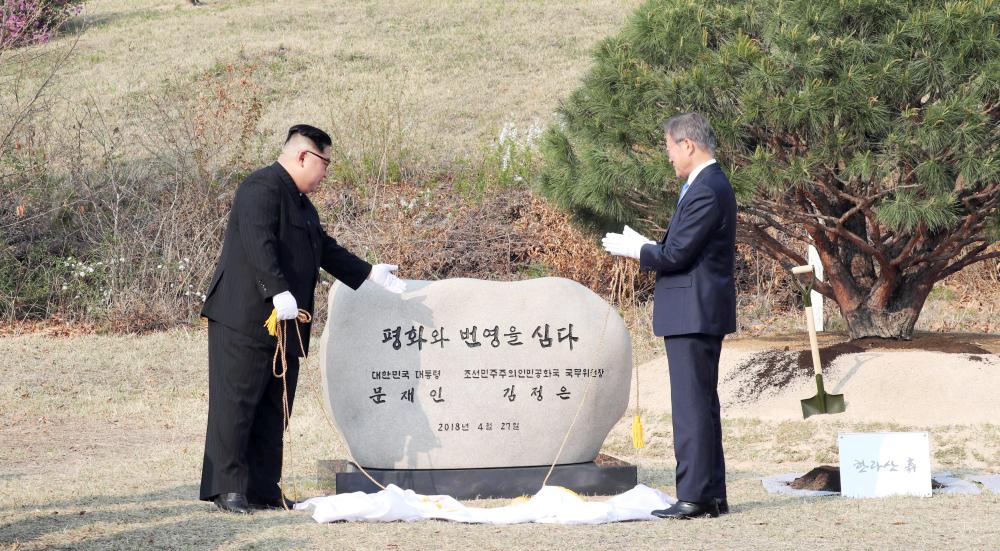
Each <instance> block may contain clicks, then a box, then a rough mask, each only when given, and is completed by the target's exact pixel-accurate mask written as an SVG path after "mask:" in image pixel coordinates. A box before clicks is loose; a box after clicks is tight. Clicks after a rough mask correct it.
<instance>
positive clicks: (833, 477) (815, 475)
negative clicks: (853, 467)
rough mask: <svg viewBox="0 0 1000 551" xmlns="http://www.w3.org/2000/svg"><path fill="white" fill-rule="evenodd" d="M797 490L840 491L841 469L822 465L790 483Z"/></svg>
mask: <svg viewBox="0 0 1000 551" xmlns="http://www.w3.org/2000/svg"><path fill="white" fill-rule="evenodd" d="M788 485H789V486H790V487H792V488H795V489H796V490H819V491H823V492H839V491H840V467H833V466H830V465H822V466H819V467H816V468H815V469H813V470H811V471H809V472H807V473H806V474H804V475H802V476H800V477H798V478H796V479H795V480H793V481H791V482H789V483H788Z"/></svg>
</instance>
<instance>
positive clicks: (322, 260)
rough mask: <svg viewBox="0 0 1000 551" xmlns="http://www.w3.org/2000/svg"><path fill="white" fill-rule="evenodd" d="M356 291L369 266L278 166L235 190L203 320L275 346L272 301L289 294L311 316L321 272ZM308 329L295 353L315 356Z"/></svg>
mask: <svg viewBox="0 0 1000 551" xmlns="http://www.w3.org/2000/svg"><path fill="white" fill-rule="evenodd" d="M320 267H322V268H323V269H324V270H326V271H327V272H329V273H330V274H331V275H333V276H334V277H336V278H337V279H339V280H340V281H342V282H343V283H344V284H346V285H347V286H349V287H351V288H352V289H357V288H358V287H360V286H361V284H362V283H364V281H365V279H366V278H367V277H368V274H369V272H371V264H369V263H367V262H365V261H364V260H361V259H360V258H358V257H357V256H355V255H353V254H351V253H350V252H349V251H348V250H347V249H345V248H343V247H341V246H340V245H338V244H337V241H336V240H335V239H333V238H332V237H330V236H329V235H327V234H326V232H325V231H323V227H322V226H321V225H320V222H319V214H318V213H317V212H316V208H315V207H313V205H312V203H311V202H310V201H309V198H308V197H306V196H305V195H304V194H301V193H299V190H298V188H296V187H295V183H294V182H293V181H292V177H291V176H290V175H289V174H288V172H287V171H286V170H285V169H284V167H282V166H281V165H280V164H278V163H274V164H273V165H271V166H269V167H265V168H262V169H260V170H258V171H256V172H254V173H253V174H251V175H250V176H248V177H247V179H246V180H244V181H243V183H241V184H240V186H239V188H237V190H236V198H235V199H234V200H233V207H232V210H231V211H230V213H229V224H228V226H227V228H226V237H225V241H224V242H223V244H222V254H221V255H220V257H219V264H218V266H216V268H215V275H214V276H213V277H212V283H211V284H210V285H209V287H208V293H207V298H206V299H205V306H204V308H202V311H201V315H203V316H205V317H207V318H209V319H211V320H213V321H216V322H219V323H221V324H223V325H226V326H228V327H230V328H232V329H234V330H236V331H239V332H241V333H243V334H245V335H248V336H250V337H254V338H257V339H261V340H264V341H266V342H272V341H273V340H274V337H272V336H270V335H268V334H267V330H266V329H264V321H265V320H267V318H268V316H270V315H271V310H272V309H273V308H274V305H273V304H272V302H271V298H272V297H273V296H274V295H277V294H278V293H282V292H284V291H290V292H291V293H292V295H293V296H294V297H295V301H296V302H297V303H298V306H299V308H301V309H303V310H306V311H308V312H309V313H312V312H313V293H314V291H315V288H316V281H317V278H318V276H319V268H320ZM301 329H302V340H303V344H304V346H305V350H299V346H298V339H297V337H295V336H294V332H293V331H290V333H291V335H290V337H289V339H288V340H289V351H290V352H297V353H299V355H302V356H304V355H305V354H306V353H307V352H308V351H309V326H308V325H306V326H304V327H302V328H301Z"/></svg>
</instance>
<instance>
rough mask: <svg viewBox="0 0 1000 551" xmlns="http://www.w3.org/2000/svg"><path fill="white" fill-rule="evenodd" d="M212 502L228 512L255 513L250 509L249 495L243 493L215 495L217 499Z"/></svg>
mask: <svg viewBox="0 0 1000 551" xmlns="http://www.w3.org/2000/svg"><path fill="white" fill-rule="evenodd" d="M212 502H213V503H215V506H216V507H218V508H219V509H221V510H223V511H226V512H227V513H236V514H240V515H250V514H253V511H252V510H251V509H250V504H249V503H247V496H245V495H243V494H237V493H230V494H219V495H217V496H215V499H214V500H212Z"/></svg>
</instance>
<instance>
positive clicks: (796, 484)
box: [788, 465, 944, 492]
mask: <svg viewBox="0 0 1000 551" xmlns="http://www.w3.org/2000/svg"><path fill="white" fill-rule="evenodd" d="M788 486H789V487H790V488H795V489H796V490H819V491H823V492H839V491H840V467H834V466H832V465H821V466H819V467H816V468H815V469H813V470H811V471H809V472H807V473H806V474H804V475H802V476H800V477H798V478H796V479H795V480H793V481H791V482H789V483H788ZM940 488H944V484H942V483H940V482H938V481H937V480H935V479H933V478H932V479H931V489H933V490H937V489H940Z"/></svg>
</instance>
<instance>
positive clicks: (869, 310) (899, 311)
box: [840, 279, 934, 340]
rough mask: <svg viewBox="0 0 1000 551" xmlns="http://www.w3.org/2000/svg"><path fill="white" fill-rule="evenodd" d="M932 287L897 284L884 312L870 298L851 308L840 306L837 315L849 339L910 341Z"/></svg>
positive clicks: (910, 283)
mask: <svg viewBox="0 0 1000 551" xmlns="http://www.w3.org/2000/svg"><path fill="white" fill-rule="evenodd" d="M933 286H934V284H933V282H931V283H927V282H917V281H913V280H912V279H911V280H905V279H904V280H901V281H900V282H899V284H897V287H896V291H895V292H894V293H893V296H892V298H891V299H890V302H889V303H888V304H887V305H886V306H885V307H884V308H880V307H877V306H876V305H875V304H873V303H874V298H873V297H869V299H868V300H867V301H865V302H863V303H861V304H858V305H857V306H856V307H853V308H851V307H849V306H845V305H841V308H840V312H841V314H843V316H844V321H845V322H846V323H847V332H848V334H849V335H850V337H851V339H860V338H864V337H881V338H883V339H905V340H909V339H910V338H912V337H913V326H914V325H915V324H916V323H917V318H918V317H919V316H920V310H921V309H922V308H923V306H924V301H925V300H927V295H928V294H929V293H930V290H931V288H932V287H933Z"/></svg>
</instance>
